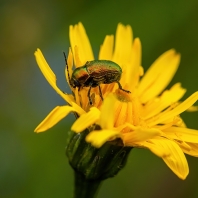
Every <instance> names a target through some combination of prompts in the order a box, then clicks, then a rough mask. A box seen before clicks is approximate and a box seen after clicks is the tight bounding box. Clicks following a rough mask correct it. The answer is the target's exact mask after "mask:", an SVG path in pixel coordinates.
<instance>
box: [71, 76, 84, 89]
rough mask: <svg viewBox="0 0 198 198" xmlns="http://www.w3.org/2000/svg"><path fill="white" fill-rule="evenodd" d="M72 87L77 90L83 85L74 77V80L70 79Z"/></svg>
mask: <svg viewBox="0 0 198 198" xmlns="http://www.w3.org/2000/svg"><path fill="white" fill-rule="evenodd" d="M70 85H71V86H72V87H73V88H76V87H81V86H82V85H81V84H80V82H79V81H78V79H76V78H74V77H73V76H72V78H71V79H70Z"/></svg>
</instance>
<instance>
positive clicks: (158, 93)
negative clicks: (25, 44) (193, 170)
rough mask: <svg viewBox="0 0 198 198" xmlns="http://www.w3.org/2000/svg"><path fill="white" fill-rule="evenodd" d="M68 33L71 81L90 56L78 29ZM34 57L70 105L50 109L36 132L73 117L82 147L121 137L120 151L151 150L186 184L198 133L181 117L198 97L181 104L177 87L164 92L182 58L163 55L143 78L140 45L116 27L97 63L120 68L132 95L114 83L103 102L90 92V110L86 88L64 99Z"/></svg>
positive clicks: (48, 71)
mask: <svg viewBox="0 0 198 198" xmlns="http://www.w3.org/2000/svg"><path fill="white" fill-rule="evenodd" d="M69 33H70V43H71V49H70V50H69V55H68V59H67V62H68V66H69V74H70V76H71V73H72V67H73V62H74V65H75V67H79V66H82V65H84V64H85V63H86V62H87V61H89V60H94V55H93V51H92V48H91V45H90V42H89V39H88V37H87V35H86V32H85V29H84V27H83V25H82V24H81V23H79V24H78V25H75V26H70V31H69ZM35 57H36V60H37V63H38V65H39V67H40V69H41V71H42V73H43V74H44V76H45V78H46V79H47V81H48V82H49V83H50V85H51V86H52V87H53V88H54V89H55V90H56V92H57V93H58V94H59V95H60V96H61V97H62V98H63V99H64V100H65V101H66V102H67V103H68V104H69V105H65V106H57V107H56V108H55V109H53V110H52V111H51V113H50V114H49V115H48V116H47V117H46V118H45V119H44V120H43V121H42V122H41V123H40V124H39V126H38V127H37V128H36V129H35V132H42V131H45V130H47V129H48V128H51V127H52V126H54V125H55V124H56V123H57V122H59V121H60V120H61V119H62V118H64V117H65V116H67V115H68V114H69V113H70V112H74V113H75V115H76V117H77V118H78V119H77V120H76V121H75V123H74V124H73V126H72V128H71V129H72V130H73V131H75V132H77V133H79V132H82V131H84V130H85V129H86V128H88V129H90V133H89V134H88V135H87V137H86V141H87V142H90V143H91V144H92V145H93V146H95V147H100V146H102V145H103V144H104V143H105V142H106V141H111V140H113V139H115V138H117V137H119V138H121V139H122V141H123V144H124V146H131V147H138V148H147V149H149V150H150V151H151V152H153V153H154V154H155V155H157V156H159V157H161V158H162V159H163V160H164V162H165V163H166V164H167V166H168V167H169V168H170V169H171V170H172V171H173V172H174V173H175V174H176V175H177V176H178V177H179V178H181V179H185V178H186V176H187V175H188V173H189V169H188V163H187V160H186V158H185V155H184V153H186V154H189V155H192V156H195V157H197V156H198V130H194V129H189V128H187V127H186V126H185V123H184V121H183V120H182V119H181V118H180V114H181V113H182V112H184V111H186V110H189V109H191V110H197V108H195V107H193V104H194V103H195V102H196V101H197V99H198V92H195V93H194V94H192V95H191V96H190V97H189V98H187V99H186V100H185V101H183V102H179V100H180V99H181V98H182V97H183V95H184V94H185V92H186V90H185V89H184V88H182V87H181V84H180V83H176V84H175V85H173V86H172V87H171V88H170V89H167V90H165V91H164V89H165V88H166V86H167V85H168V84H169V83H170V81H171V79H172V78H173V76H174V75H175V73H176V71H177V69H178V66H179V62H180V55H179V54H178V53H176V52H175V50H173V49H171V50H168V51H167V52H165V53H164V54H162V55H161V56H160V57H159V58H158V59H157V60H156V61H155V62H154V63H153V64H152V65H151V67H150V68H149V70H148V71H147V72H146V74H145V75H143V74H144V72H143V68H142V66H141V43H140V40H139V39H138V38H135V39H134V40H133V38H132V29H131V27H130V26H123V25H122V24H118V27H117V31H116V37H115V40H114V36H113V35H110V36H106V38H105V40H104V43H103V44H102V45H101V48H100V52H99V57H98V59H99V60H111V61H113V62H115V63H117V64H119V65H120V66H121V68H122V71H123V72H122V78H121V80H120V83H121V85H122V86H123V88H124V89H126V90H129V91H131V94H128V93H126V92H123V91H122V90H119V88H118V85H117V84H116V83H111V84H102V85H101V90H102V95H103V98H104V102H103V101H102V100H101V98H100V96H99V91H98V88H97V87H96V88H92V90H91V98H92V101H93V102H94V104H93V106H90V103H89V99H88V97H87V91H88V88H85V87H84V88H83V89H81V90H78V88H76V89H74V88H72V87H71V90H72V93H73V95H69V94H65V93H63V92H62V91H61V90H60V89H59V88H58V87H57V85H56V76H55V75H54V73H53V71H52V70H51V69H50V67H49V66H48V64H47V62H46V60H45V58H44V57H43V55H42V53H41V51H40V50H39V49H38V50H37V51H36V52H35ZM65 71H66V78H67V82H69V81H68V74H67V70H65ZM141 76H143V77H142V78H141ZM140 78H141V79H140ZM68 84H69V83H68ZM95 125H97V126H99V129H98V130H94V127H93V126H95ZM97 128H98V127H97ZM92 129H93V130H92Z"/></svg>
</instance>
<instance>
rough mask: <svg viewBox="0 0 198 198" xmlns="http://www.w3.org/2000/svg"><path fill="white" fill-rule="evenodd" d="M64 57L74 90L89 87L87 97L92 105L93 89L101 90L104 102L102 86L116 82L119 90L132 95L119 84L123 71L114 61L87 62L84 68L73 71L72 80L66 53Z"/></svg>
mask: <svg viewBox="0 0 198 198" xmlns="http://www.w3.org/2000/svg"><path fill="white" fill-rule="evenodd" d="M64 56H65V62H66V67H67V73H68V79H69V83H70V85H71V86H72V87H73V88H76V87H78V88H79V90H80V88H82V87H89V90H88V93H87V96H88V98H89V103H90V104H91V105H92V100H91V94H90V93H91V88H92V87H98V88H99V94H100V97H101V99H102V100H103V96H102V91H101V88H100V84H110V83H113V82H116V83H117V84H118V86H119V89H121V90H122V91H125V92H127V93H131V92H130V91H128V90H125V89H123V88H122V85H121V84H120V82H119V80H120V78H121V75H122V69H121V67H120V66H119V65H118V64H116V63H114V62H113V61H109V60H93V61H87V62H86V63H85V65H84V66H81V67H78V68H76V69H75V70H74V71H73V73H72V76H71V78H70V75H69V69H68V65H67V58H66V55H65V53H64Z"/></svg>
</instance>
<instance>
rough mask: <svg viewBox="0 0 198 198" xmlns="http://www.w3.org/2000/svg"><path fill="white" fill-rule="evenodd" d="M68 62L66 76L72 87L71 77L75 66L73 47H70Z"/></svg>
mask: <svg viewBox="0 0 198 198" xmlns="http://www.w3.org/2000/svg"><path fill="white" fill-rule="evenodd" d="M67 64H68V69H67V66H65V77H66V80H67V83H68V85H69V86H70V88H71V85H70V79H71V76H72V67H73V54H72V51H71V48H69V54H68V57H67ZM68 70H69V73H68ZM68 77H69V78H68Z"/></svg>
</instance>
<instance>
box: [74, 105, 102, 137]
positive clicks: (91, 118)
mask: <svg viewBox="0 0 198 198" xmlns="http://www.w3.org/2000/svg"><path fill="white" fill-rule="evenodd" d="M99 117H100V111H99V110H98V109H97V108H95V107H92V108H90V111H89V112H87V113H85V114H83V115H81V116H80V117H79V118H78V119H77V120H76V121H75V122H74V124H73V125H72V127H71V130H72V131H74V132H76V133H79V132H82V131H84V130H85V129H86V128H88V127H89V126H91V125H92V124H94V123H95V122H96V121H98V119H99Z"/></svg>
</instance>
